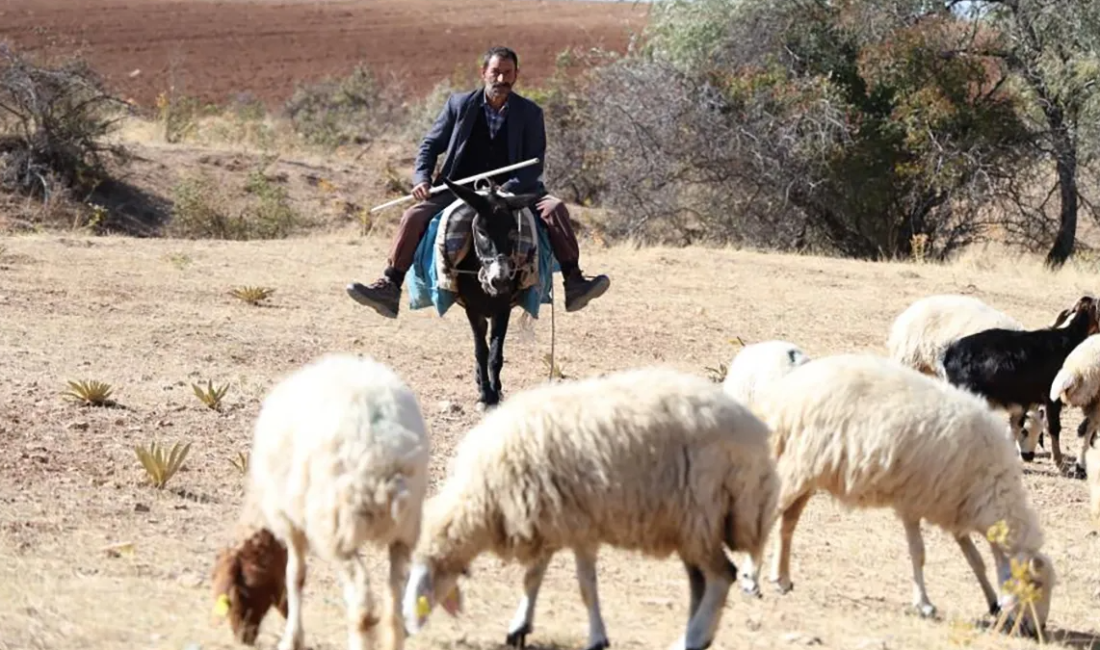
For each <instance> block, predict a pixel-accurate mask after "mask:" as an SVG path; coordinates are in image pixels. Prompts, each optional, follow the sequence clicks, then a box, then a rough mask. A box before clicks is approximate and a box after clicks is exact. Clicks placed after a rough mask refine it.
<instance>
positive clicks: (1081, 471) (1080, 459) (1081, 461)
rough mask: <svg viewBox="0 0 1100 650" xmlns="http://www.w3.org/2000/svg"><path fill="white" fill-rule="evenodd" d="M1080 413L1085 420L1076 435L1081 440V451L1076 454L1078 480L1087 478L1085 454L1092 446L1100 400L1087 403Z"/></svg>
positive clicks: (1098, 417) (1098, 418)
mask: <svg viewBox="0 0 1100 650" xmlns="http://www.w3.org/2000/svg"><path fill="white" fill-rule="evenodd" d="M1082 411H1084V415H1085V419H1084V420H1082V421H1081V425H1080V426H1078V427H1077V435H1078V436H1080V438H1081V451H1080V452H1079V453H1078V454H1077V465H1076V468H1075V469H1076V478H1079V479H1084V478H1087V477H1088V472H1087V471H1086V470H1087V468H1086V467H1085V454H1086V453H1088V450H1089V447H1091V446H1092V439H1093V437H1094V436H1095V435H1096V423H1097V421H1098V420H1100V399H1096V400H1093V401H1092V402H1089V404H1088V405H1087V406H1085V408H1083V409H1082Z"/></svg>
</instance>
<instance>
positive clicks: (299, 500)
mask: <svg viewBox="0 0 1100 650" xmlns="http://www.w3.org/2000/svg"><path fill="white" fill-rule="evenodd" d="M429 451H430V450H429V440H428V433H427V427H426V425H425V422H424V419H423V416H422V413H421V410H420V406H419V404H418V402H417V399H416V396H415V395H414V394H413V392H412V391H411V390H410V389H409V388H408V387H407V386H406V385H405V383H404V382H403V381H402V380H401V379H400V378H399V377H398V376H397V375H396V374H395V373H394V372H393V371H392V370H391V369H390V368H388V367H386V366H385V365H382V364H380V363H378V362H376V361H374V360H372V359H369V358H357V357H355V356H351V355H343V354H329V355H325V356H323V357H320V358H319V359H317V360H315V361H314V362H312V363H310V364H308V365H306V366H303V367H302V368H300V369H298V370H297V371H295V372H294V373H292V374H290V375H289V376H287V377H286V378H284V379H283V380H282V381H280V382H279V383H278V384H277V385H276V386H275V387H274V388H273V389H272V390H271V391H270V392H269V393H268V395H267V397H266V398H265V399H264V402H263V404H262V406H261V410H260V414H259V416H258V418H257V420H256V425H255V432H254V437H253V443H252V457H251V459H250V463H249V464H250V467H249V475H248V477H249V483H250V484H249V489H250V490H251V491H252V492H253V493H254V494H255V498H256V503H257V506H258V508H259V511H260V513H261V515H262V517H263V522H264V525H265V527H266V528H267V529H268V530H270V531H271V532H272V533H273V534H274V536H275V537H276V538H277V539H278V540H279V541H280V542H281V543H282V544H283V545H285V546H286V548H287V558H286V573H285V584H286V585H287V593H286V619H287V624H286V628H285V629H284V631H283V635H282V638H281V639H280V641H279V645H278V648H279V650H299V649H300V648H301V647H302V642H303V637H304V635H303V629H302V587H303V584H304V582H305V555H306V552H307V551H308V550H312V551H314V552H316V553H317V554H318V555H319V556H320V557H322V558H324V559H325V560H326V561H328V562H331V563H333V564H334V565H335V568H336V572H337V575H338V576H339V578H340V581H341V583H342V585H343V588H344V599H345V602H346V604H347V617H348V647H349V648H351V649H352V650H363V649H364V648H366V646H367V643H368V639H367V635H368V634H369V633H370V632H371V631H372V630H373V628H374V627H375V626H376V625H377V624H378V623H379V622H380V621H384V622H385V624H384V625H383V626H382V629H381V635H382V636H383V639H382V641H383V642H382V646H383V647H386V648H400V647H402V645H403V643H404V629H403V626H402V624H401V618H400V608H399V599H400V593H401V588H402V581H403V578H404V572H405V570H406V569H407V567H408V562H409V557H410V554H411V550H412V547H413V546H414V545H415V543H416V539H417V537H418V536H419V532H420V531H419V528H420V516H421V508H422V501H423V499H424V495H425V492H426V491H427V472H428V458H429ZM366 542H372V543H374V544H377V545H381V546H387V547H388V550H389V562H390V575H389V587H390V598H389V599H388V600H386V601H384V603H385V604H384V610H385V614H384V616H382V617H378V616H376V615H375V613H374V612H373V611H372V609H373V607H372V603H371V594H370V585H369V581H368V574H367V569H366V566H365V565H364V564H363V560H362V558H361V557H359V555H358V552H357V551H358V550H359V548H360V547H361V546H362V545H363V544H364V543H366Z"/></svg>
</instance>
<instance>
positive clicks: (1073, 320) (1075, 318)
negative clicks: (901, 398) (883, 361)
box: [941, 296, 1100, 470]
mask: <svg viewBox="0 0 1100 650" xmlns="http://www.w3.org/2000/svg"><path fill="white" fill-rule="evenodd" d="M1066 318H1067V319H1068V322H1066V323H1065V324H1063V325H1060V326H1059V327H1055V328H1053V329H1040V330H1031V331H1027V330H1025V331H1017V330H1007V329H999V328H995V329H988V330H985V331H982V332H978V333H976V334H971V335H969V336H964V337H962V338H960V339H959V340H957V341H955V342H954V343H952V344H951V345H949V346H948V347H947V349H946V350H945V351H944V354H943V361H942V374H941V377H943V378H945V379H947V381H949V382H950V383H951V384H953V385H955V386H958V387H960V388H964V389H966V390H968V391H970V392H973V393H977V394H978V395H981V396H982V397H985V398H986V400H987V401H988V403H989V405H990V406H992V407H994V408H1004V409H1007V410H1009V411H1010V412H1013V411H1014V412H1017V413H1019V412H1022V411H1024V410H1027V409H1029V408H1032V407H1033V406H1036V405H1039V404H1044V405H1045V406H1046V418H1047V425H1048V431H1049V433H1050V449H1051V455H1052V456H1053V460H1054V465H1055V466H1056V467H1058V468H1059V469H1060V470H1061V469H1062V450H1061V446H1060V445H1059V440H1058V439H1059V435H1060V434H1061V431H1062V421H1061V411H1062V402H1061V401H1060V400H1058V399H1051V385H1052V383H1053V382H1054V377H1055V375H1057V374H1058V370H1060V369H1061V367H1062V364H1063V363H1064V362H1065V359H1066V357H1067V356H1069V354H1070V352H1072V351H1073V349H1074V348H1075V347H1077V346H1078V345H1079V344H1080V343H1081V342H1082V341H1084V340H1085V339H1086V338H1087V337H1088V336H1089V335H1091V334H1095V333H1096V332H1097V331H1098V330H1100V323H1098V320H1097V319H1098V313H1097V303H1096V301H1095V300H1094V299H1093V298H1092V297H1090V296H1083V297H1081V298H1080V299H1078V301H1077V302H1076V303H1075V304H1074V305H1073V307H1072V308H1071V309H1070V313H1069V315H1068V316H1067V317H1066ZM1010 424H1011V426H1012V429H1013V433H1016V432H1017V431H1018V426H1019V423H1018V421H1017V419H1016V418H1011V419H1010Z"/></svg>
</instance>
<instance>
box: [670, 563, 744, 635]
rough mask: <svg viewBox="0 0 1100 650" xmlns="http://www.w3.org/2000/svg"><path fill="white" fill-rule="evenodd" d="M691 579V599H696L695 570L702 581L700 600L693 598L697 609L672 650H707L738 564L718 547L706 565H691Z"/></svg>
mask: <svg viewBox="0 0 1100 650" xmlns="http://www.w3.org/2000/svg"><path fill="white" fill-rule="evenodd" d="M688 567H689V568H688V575H689V580H691V582H692V592H693V593H692V601H694V600H695V594H694V591H695V589H696V584H695V578H693V577H691V573H692V571H693V570H694V571H695V572H698V574H699V579H700V580H701V581H702V587H703V590H702V591H703V593H702V595H701V597H700V598H699V602H698V604H695V603H694V602H693V609H694V612H693V613H692V615H691V618H690V619H688V625H687V632H686V633H685V635H684V638H683V639H681V640H680V641H679V642H677V644H676V645H675V646H673V650H705V649H706V648H709V647H710V645H711V643H713V642H714V633H715V631H716V630H717V629H718V624H719V623H720V622H721V619H722V610H723V608H724V607H725V604H726V598H727V597H728V596H729V591H730V587H731V586H733V583H734V581H735V580H737V567H735V566H733V565H732V564H730V562H729V560H727V559H726V555H725V553H722V552H721V551H718V552H717V553H715V554H714V556H713V557H712V558H711V560H710V562H708V564H707V565H705V566H694V565H690V564H689V565H688Z"/></svg>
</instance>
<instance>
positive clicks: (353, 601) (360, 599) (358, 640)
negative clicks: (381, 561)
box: [337, 554, 378, 650]
mask: <svg viewBox="0 0 1100 650" xmlns="http://www.w3.org/2000/svg"><path fill="white" fill-rule="evenodd" d="M337 573H338V574H339V576H340V582H342V583H343V586H344V603H345V604H346V605H347V625H348V650H367V648H368V647H369V646H370V645H371V643H370V638H369V635H370V633H371V631H372V630H373V629H374V627H375V626H376V625H377V624H378V618H377V617H376V616H375V615H374V612H373V611H372V609H373V608H372V607H371V597H370V577H369V575H368V574H367V567H366V566H364V565H363V558H361V557H359V555H358V554H355V555H352V556H351V557H349V558H344V559H343V560H341V561H340V564H339V569H338V571H337Z"/></svg>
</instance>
